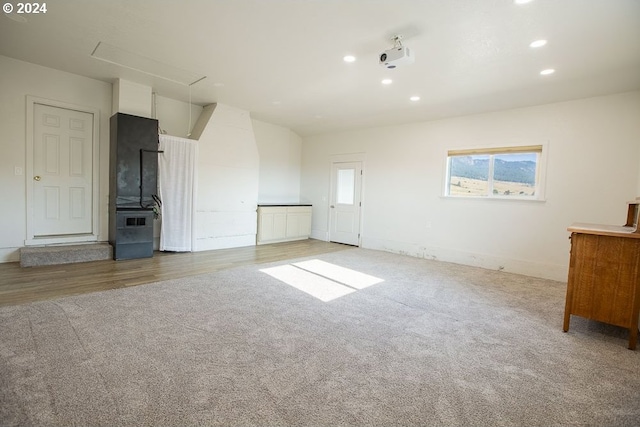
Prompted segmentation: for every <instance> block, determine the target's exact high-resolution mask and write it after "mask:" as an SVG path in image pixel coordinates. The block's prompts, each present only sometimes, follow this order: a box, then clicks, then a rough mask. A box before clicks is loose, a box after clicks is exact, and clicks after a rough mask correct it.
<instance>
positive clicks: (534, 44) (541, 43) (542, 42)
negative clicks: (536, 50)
mask: <svg viewBox="0 0 640 427" xmlns="http://www.w3.org/2000/svg"><path fill="white" fill-rule="evenodd" d="M545 44H547V41H546V40H536V41H534V42H531V44H530V45H529V47H542V46H544V45H545Z"/></svg>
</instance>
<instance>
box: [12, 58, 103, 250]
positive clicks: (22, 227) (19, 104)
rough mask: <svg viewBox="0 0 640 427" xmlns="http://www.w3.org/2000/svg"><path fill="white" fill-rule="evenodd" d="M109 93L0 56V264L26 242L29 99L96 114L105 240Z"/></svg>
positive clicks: (98, 86)
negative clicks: (17, 172) (47, 101)
mask: <svg viewBox="0 0 640 427" xmlns="http://www.w3.org/2000/svg"><path fill="white" fill-rule="evenodd" d="M111 91H112V88H111V84H109V83H104V82H101V81H97V80H93V79H89V78H86V77H81V76H77V75H74V74H70V73H65V72H62V71H57V70H53V69H51V68H46V67H41V66H38V65H34V64H30V63H27V62H22V61H17V60H15V59H11V58H8V57H5V56H0V129H1V130H2V131H1V132H0V149H1V151H2V155H1V156H0V183H1V185H0V205H1V206H2V208H0V262H7V261H18V260H19V248H20V247H23V246H24V241H25V238H26V218H27V212H26V200H25V197H26V184H27V180H30V179H31V177H28V176H26V175H25V174H24V173H25V171H26V97H27V95H30V96H35V97H38V98H45V99H50V100H53V101H58V102H64V103H69V104H76V105H79V106H84V107H89V108H92V109H97V110H99V111H100V123H99V126H100V131H99V139H100V140H99V151H100V189H99V194H98V195H97V197H98V198H99V206H100V224H99V239H100V240H107V237H108V229H107V228H108V223H107V209H108V201H109V199H108V192H109V180H108V174H109V169H108V161H109V117H110V115H111V98H112V92H111ZM16 167H18V168H21V169H22V175H16V174H15V168H16Z"/></svg>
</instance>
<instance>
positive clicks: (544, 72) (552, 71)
mask: <svg viewBox="0 0 640 427" xmlns="http://www.w3.org/2000/svg"><path fill="white" fill-rule="evenodd" d="M555 72H556V70H554V69H553V68H547V69H546V70H542V71H540V74H542V75H543V76H548V75H549V74H553V73H555Z"/></svg>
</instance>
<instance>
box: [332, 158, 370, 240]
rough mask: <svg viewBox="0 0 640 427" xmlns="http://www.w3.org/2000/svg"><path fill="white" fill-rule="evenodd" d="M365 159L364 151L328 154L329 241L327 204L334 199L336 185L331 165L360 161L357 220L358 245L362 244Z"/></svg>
mask: <svg viewBox="0 0 640 427" xmlns="http://www.w3.org/2000/svg"><path fill="white" fill-rule="evenodd" d="M365 160H366V155H365V153H352V154H334V155H332V156H330V159H329V200H328V202H329V203H327V211H326V212H327V239H326V240H327V241H331V225H332V224H331V207H330V206H329V205H330V204H331V201H332V200H333V199H334V197H335V194H334V193H335V187H336V177H335V176H333V165H334V164H335V163H349V162H360V164H361V165H362V177H361V179H360V210H359V213H360V218H359V219H360V222H359V230H358V247H361V246H362V237H363V236H364V233H363V232H362V230H364V227H363V225H364V210H365V203H364V194H365V192H364V190H365V176H366V174H365V173H364V171H365Z"/></svg>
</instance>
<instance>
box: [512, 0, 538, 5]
mask: <svg viewBox="0 0 640 427" xmlns="http://www.w3.org/2000/svg"><path fill="white" fill-rule="evenodd" d="M532 1H533V0H513V2H514V3H515V4H527V3H531V2H532Z"/></svg>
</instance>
